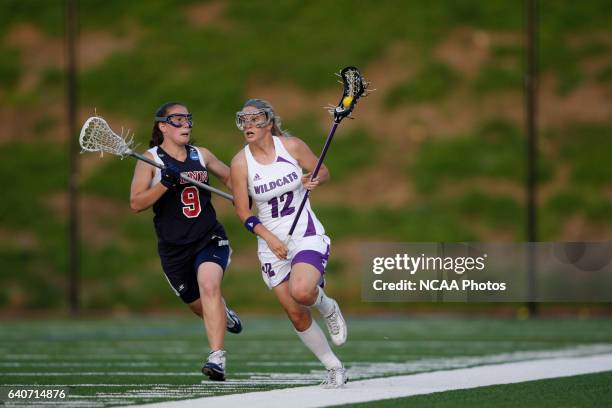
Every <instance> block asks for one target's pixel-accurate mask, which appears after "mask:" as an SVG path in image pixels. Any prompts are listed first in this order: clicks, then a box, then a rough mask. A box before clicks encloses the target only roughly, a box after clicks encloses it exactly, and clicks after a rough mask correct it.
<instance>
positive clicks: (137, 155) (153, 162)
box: [128, 152, 234, 201]
mask: <svg viewBox="0 0 612 408" xmlns="http://www.w3.org/2000/svg"><path fill="white" fill-rule="evenodd" d="M128 154H129V155H130V156H132V157H135V158H137V159H138V160H142V161H143V162H145V163H149V164H150V165H151V166H154V167H157V168H158V169H162V170H163V169H164V166H163V165H161V164H159V163H157V162H155V161H153V160H151V159H149V158H148V157H146V156H143V155H142V154H138V153H136V152H131V153H128ZM181 178H182V179H183V180H185V181H187V182H189V183H191V184H193V185H194V186H196V187H200V188H202V189H204V190H208V191H210V192H211V193H215V194H218V195H220V196H221V197H223V198H225V199H227V200H230V201H234V197H233V196H232V195H231V194H228V193H226V192H225V191H221V190H218V189H216V188H214V187H211V186H209V185H206V184H204V183H200V182H199V181H197V180H194V179H192V178H191V177H187V176H184V175H181Z"/></svg>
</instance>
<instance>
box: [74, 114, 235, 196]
mask: <svg viewBox="0 0 612 408" xmlns="http://www.w3.org/2000/svg"><path fill="white" fill-rule="evenodd" d="M128 133H129V132H128ZM127 136H128V135H127V134H126V137H123V132H122V135H118V134H116V133H115V132H113V130H112V129H111V128H110V126H109V125H108V123H106V121H105V120H104V119H102V118H101V117H99V116H92V117H91V118H89V119H87V120H86V121H85V124H84V125H83V128H82V129H81V135H80V136H79V143H80V144H81V148H82V149H83V151H86V152H101V153H110V154H114V155H115V156H119V157H121V158H124V157H126V156H132V157H135V158H136V159H138V160H142V161H143V162H146V163H149V164H150V165H151V166H155V167H157V168H158V169H161V170H163V169H164V165H163V164H159V163H156V162H155V161H153V160H151V159H149V158H148V157H146V156H143V155H141V154H139V153H136V152H135V151H133V150H132V145H133V143H134V141H133V138H129V139H128V137H127ZM181 178H182V179H183V180H185V181H187V182H189V183H191V184H193V185H194V186H197V187H199V188H202V189H204V190H208V191H210V192H212V193H215V194H219V195H220V196H221V197H223V198H226V199H228V200H230V201H234V197H232V196H231V195H230V194H228V193H226V192H224V191H221V190H218V189H216V188H214V187H211V186H208V185H206V184H204V183H200V182H199V181H197V180H194V179H192V178H191V177H187V176H185V175H181Z"/></svg>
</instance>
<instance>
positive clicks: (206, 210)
mask: <svg viewBox="0 0 612 408" xmlns="http://www.w3.org/2000/svg"><path fill="white" fill-rule="evenodd" d="M192 125H193V123H192V121H191V114H190V113H189V111H188V110H187V108H186V107H185V106H184V105H182V104H180V103H175V102H171V103H166V104H164V105H163V106H161V107H160V108H159V110H158V111H157V112H156V115H155V124H154V126H153V132H152V138H151V142H150V147H151V148H150V149H149V150H147V152H146V153H145V156H147V157H148V158H149V159H152V160H154V161H156V162H157V163H160V164H163V165H164V166H165V169H164V170H160V169H158V168H156V167H153V166H151V165H149V164H147V163H145V162H143V161H139V162H138V163H137V165H136V169H135V171H134V178H133V180H132V188H131V195H130V206H131V207H132V210H134V211H136V212H139V211H143V210H146V209H147V208H149V207H151V206H153V212H154V213H155V217H154V219H153V222H154V224H155V231H156V233H157V238H158V253H159V257H160V259H161V264H162V267H163V270H164V273H165V274H166V277H167V279H168V282H169V283H170V285H171V286H172V288H173V289H174V291H175V293H176V294H177V295H178V296H180V298H181V299H182V300H183V302H185V303H186V304H187V305H188V306H189V308H190V309H191V310H192V311H193V312H194V313H195V314H197V315H198V316H200V317H202V318H203V319H204V324H205V327H206V333H207V336H208V342H209V345H210V349H211V352H210V354H209V356H208V361H207V362H206V363H205V364H204V366H203V367H202V372H203V373H204V374H205V375H207V376H209V377H210V379H212V380H220V381H223V380H225V351H224V350H223V340H224V335H225V329H226V327H227V330H228V331H230V332H233V333H239V332H240V331H241V329H242V325H241V322H240V320H239V319H238V316H236V314H235V313H234V312H233V311H231V310H229V309H228V308H227V307H226V306H225V302H224V300H223V298H222V296H221V279H222V278H223V273H224V271H225V269H226V268H227V265H228V264H229V260H230V254H231V248H230V246H229V241H228V239H227V236H226V235H225V231H224V229H223V226H222V225H221V224H220V223H219V221H217V216H216V213H215V209H214V207H213V205H212V202H211V196H210V194H211V193H210V192H209V191H207V190H203V189H200V188H198V187H196V186H194V185H191V184H189V183H187V182H185V181H183V180H181V174H183V175H186V176H188V177H191V178H192V179H195V180H197V181H200V182H202V183H204V184H208V177H209V172H212V173H213V174H214V175H215V176H217V177H218V178H219V179H220V180H221V181H222V182H223V183H224V184H225V185H226V186H227V187H228V188H231V186H230V175H229V168H228V167H227V166H226V165H225V164H224V163H222V162H221V161H220V160H218V159H217V158H216V157H215V156H214V155H213V154H212V153H211V152H210V151H209V150H207V149H205V148H202V147H195V146H191V145H189V137H190V135H191V128H192Z"/></svg>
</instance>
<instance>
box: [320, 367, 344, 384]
mask: <svg viewBox="0 0 612 408" xmlns="http://www.w3.org/2000/svg"><path fill="white" fill-rule="evenodd" d="M348 380H349V379H348V374H347V372H346V368H344V367H339V368H332V369H329V370H327V378H325V380H324V381H323V382H322V383H321V386H322V387H323V388H342V387H344V384H346V383H347V382H348Z"/></svg>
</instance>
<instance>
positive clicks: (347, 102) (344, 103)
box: [342, 96, 353, 109]
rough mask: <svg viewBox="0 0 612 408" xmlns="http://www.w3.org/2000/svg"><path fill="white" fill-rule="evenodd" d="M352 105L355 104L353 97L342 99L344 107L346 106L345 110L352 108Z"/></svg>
mask: <svg viewBox="0 0 612 408" xmlns="http://www.w3.org/2000/svg"><path fill="white" fill-rule="evenodd" d="M351 103H353V97H352V96H345V97H344V98H343V99H342V106H344V108H345V109H346V108H348V107H349V106H351Z"/></svg>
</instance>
